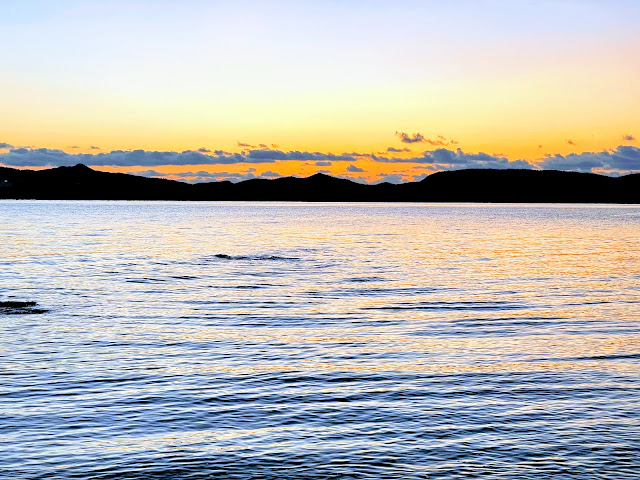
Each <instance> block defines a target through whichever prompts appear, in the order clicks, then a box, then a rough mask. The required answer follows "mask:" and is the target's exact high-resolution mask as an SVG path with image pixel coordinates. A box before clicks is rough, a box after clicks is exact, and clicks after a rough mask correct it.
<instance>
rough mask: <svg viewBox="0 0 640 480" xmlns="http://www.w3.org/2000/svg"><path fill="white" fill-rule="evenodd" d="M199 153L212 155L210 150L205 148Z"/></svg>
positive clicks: (201, 148)
mask: <svg viewBox="0 0 640 480" xmlns="http://www.w3.org/2000/svg"><path fill="white" fill-rule="evenodd" d="M197 151H198V152H200V153H211V150H209V149H208V148H204V147H200V148H199V149H198V150H197Z"/></svg>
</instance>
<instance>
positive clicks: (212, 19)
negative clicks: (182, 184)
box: [0, 0, 640, 183]
mask: <svg viewBox="0 0 640 480" xmlns="http://www.w3.org/2000/svg"><path fill="white" fill-rule="evenodd" d="M0 11H1V12H2V13H1V14H0V45H2V46H3V47H2V49H1V50H0V69H1V71H2V74H1V75H0V165H5V166H11V167H19V168H44V167H51V166H60V165H75V164H76V163H84V164H86V165H89V166H91V167H92V168H96V169H100V170H104V171H119V172H129V173H137V174H141V175H146V176H157V177H167V178H174V179H181V180H185V181H213V180H225V179H230V180H232V181H238V180H242V179H247V178H254V177H266V178H274V177H277V176H286V175H297V176H308V175H311V174H314V173H316V172H324V173H328V174H331V175H334V176H341V177H346V178H352V179H354V180H357V181H361V182H369V183H375V182H380V181H391V182H396V183H397V182H402V181H413V180H418V179H420V178H423V177H424V176H425V175H428V174H430V173H433V172H436V171H439V170H449V169H459V168H536V169H558V170H573V171H581V172H595V173H606V174H610V175H621V174H626V173H630V172H640V141H639V140H638V138H640V28H638V26H637V22H638V18H640V2H638V1H637V0H608V1H596V0H556V1H542V0H539V1H534V0H513V1H509V0H492V1H491V0H474V1H465V0H451V1H446V2H445V1H427V0H425V1H408V0H396V1H393V2H389V1H385V2H382V1H376V0H369V1H359V0H354V1H347V0H342V1H338V0H333V1H332V0H325V1H304V0H298V1H270V0H261V1H242V0H235V1H225V2H218V1H196V0H183V1H181V2H177V1H164V0H154V1H146V0H127V1H119V0H109V1H97V0H94V1H80V0H64V1H59V0H47V1H37V0H16V1H13V0H0Z"/></svg>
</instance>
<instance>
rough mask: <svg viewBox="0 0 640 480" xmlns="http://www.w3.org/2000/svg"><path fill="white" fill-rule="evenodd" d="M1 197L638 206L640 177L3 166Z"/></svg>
mask: <svg viewBox="0 0 640 480" xmlns="http://www.w3.org/2000/svg"><path fill="white" fill-rule="evenodd" d="M0 198H15V199H27V198H29V199H50V200H54V199H56V200H80V199H83V200H256V201H263V200H291V201H311V202H316V201H326V202H339V201H349V202H359V201H360V202H513V203H524V202H540V203H549V202H553V203H640V174H631V175H626V176H623V177H608V176H604V175H596V174H591V173H576V172H559V171H553V170H544V171H537V170H488V169H482V170H455V171H447V172H439V173H434V174H432V175H429V176H428V177H426V178H425V179H424V180H422V181H419V182H413V183H405V184H400V185H393V184H390V183H382V184H377V185H362V184H359V183H355V182H352V181H351V180H346V179H341V178H334V177H331V176H328V175H324V174H320V173H318V174H315V175H312V176H310V177H307V178H295V177H285V178H278V179H275V180H266V179H252V180H246V181H244V182H239V183H235V184H234V183H231V182H228V181H224V182H210V183H197V184H189V183H184V182H179V181H174V180H165V179H157V178H145V177H140V176H136V175H128V174H124V173H107V172H100V171H96V170H92V169H91V168H89V167H87V166H85V165H76V166H74V167H58V168H51V169H48V170H37V171H36V170H18V169H13V168H3V167H0Z"/></svg>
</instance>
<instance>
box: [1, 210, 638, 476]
mask: <svg viewBox="0 0 640 480" xmlns="http://www.w3.org/2000/svg"><path fill="white" fill-rule="evenodd" d="M0 301H15V302H17V301H20V302H30V301H35V302H37V307H35V309H36V311H37V313H29V312H16V313H15V314H7V311H4V314H0V332H1V337H0V367H1V370H0V372H1V374H2V382H1V384H0V452H2V454H0V477H3V478H28V479H56V478H60V479H63V478H83V479H143V478H144V479H161V478H176V479H182V478H184V479H205V478H229V479H245V478H252V479H296V478H301V479H302V478H336V479H338V478H340V479H343V478H344V479H349V478H353V479H356V478H357V479H362V478H376V479H379V478H429V479H434V478H437V479H468V478H480V477H483V478H495V479H533V478H535V479H536V480H539V479H544V478H549V479H585V478H589V479H596V478H602V479H626V478H629V479H631V478H633V479H637V478H638V472H639V471H640V413H639V412H640V400H639V399H640V396H639V394H640V207H638V206H597V205H595V206H585V205H574V206H567V205H546V206H540V205H528V206H517V205H475V204H471V205H455V204H438V205H413V204H398V205H385V204H364V205H355V204H304V203H300V204H296V203H266V204H259V203H187V202H44V201H20V202H17V201H2V202H0ZM42 310H46V312H44V313H42Z"/></svg>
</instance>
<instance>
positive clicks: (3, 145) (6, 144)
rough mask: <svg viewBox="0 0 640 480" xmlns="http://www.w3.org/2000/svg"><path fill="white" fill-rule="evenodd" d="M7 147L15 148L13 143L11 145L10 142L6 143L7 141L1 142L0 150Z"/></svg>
mask: <svg viewBox="0 0 640 480" xmlns="http://www.w3.org/2000/svg"><path fill="white" fill-rule="evenodd" d="M6 148H13V145H9V144H8V143H5V142H0V150H4V149H6Z"/></svg>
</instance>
